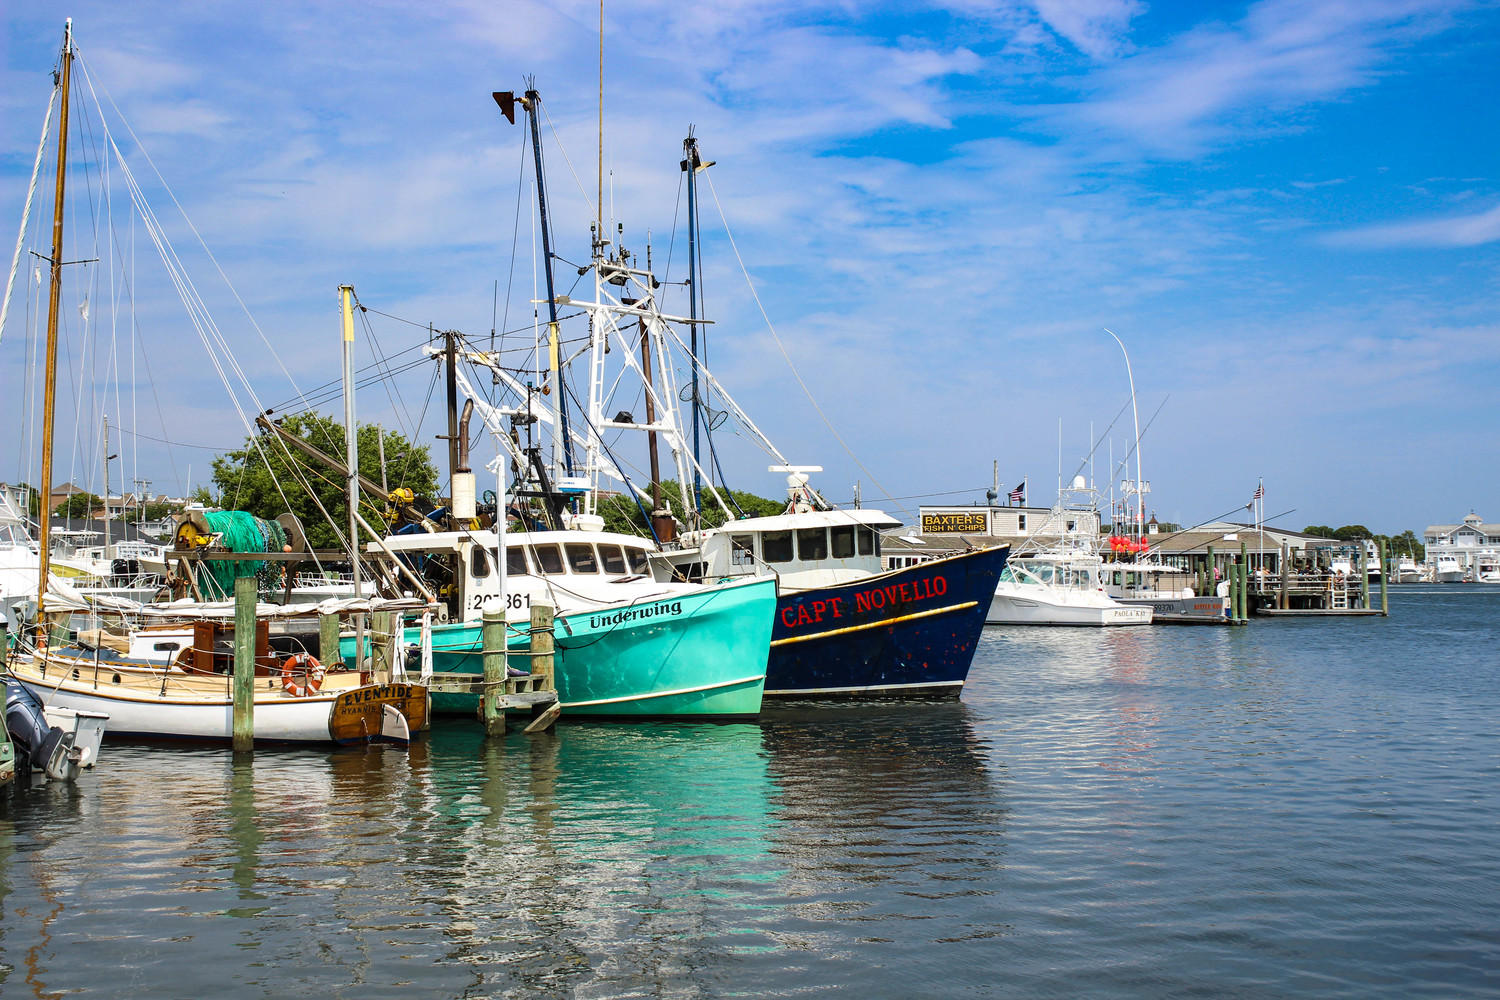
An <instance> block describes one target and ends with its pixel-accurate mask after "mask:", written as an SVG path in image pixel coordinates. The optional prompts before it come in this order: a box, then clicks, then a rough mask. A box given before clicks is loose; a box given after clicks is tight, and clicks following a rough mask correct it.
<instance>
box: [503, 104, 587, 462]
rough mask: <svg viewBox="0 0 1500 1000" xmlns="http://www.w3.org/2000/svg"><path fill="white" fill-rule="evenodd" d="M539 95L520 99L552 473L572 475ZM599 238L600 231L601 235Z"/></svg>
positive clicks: (571, 447) (571, 449)
mask: <svg viewBox="0 0 1500 1000" xmlns="http://www.w3.org/2000/svg"><path fill="white" fill-rule="evenodd" d="M541 101H542V97H541V95H540V94H538V93H537V92H536V91H535V90H528V91H526V98H525V100H523V101H522V102H521V105H522V107H524V108H525V109H526V119H527V121H528V122H529V124H530V125H531V161H532V163H534V164H535V165H536V204H537V213H538V215H540V217H541V225H542V273H543V274H545V275H546V277H547V348H548V369H549V371H550V377H551V383H552V413H553V416H554V417H555V418H556V420H557V424H556V426H557V430H558V433H559V434H560V435H562V448H561V449H560V450H559V449H556V448H554V449H553V456H552V458H553V461H552V465H553V475H554V476H561V475H562V474H563V471H564V470H566V471H567V474H568V475H570V476H571V475H572V474H573V439H572V435H570V434H569V433H568V401H567V400H566V399H565V398H564V396H565V395H566V393H565V392H564V391H563V385H562V359H561V357H560V356H559V355H560V354H561V351H562V345H561V343H559V334H558V329H557V293H556V291H554V289H553V287H552V230H551V227H549V226H548V225H547V185H546V180H545V178H544V177H543V176H542V132H541V127H540V126H539V125H538V124H537V111H538V110H539V109H540V107H541ZM601 238H602V234H601Z"/></svg>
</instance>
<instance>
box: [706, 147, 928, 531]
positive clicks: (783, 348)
mask: <svg viewBox="0 0 1500 1000" xmlns="http://www.w3.org/2000/svg"><path fill="white" fill-rule="evenodd" d="M703 176H704V177H705V178H707V180H708V190H709V193H710V194H712V195H713V196H714V207H715V208H717V209H718V210H719V219H720V221H722V222H723V223H724V235H725V236H728V237H729V247H730V249H732V250H733V251H734V259H735V260H736V261H738V262H739V265H740V270H741V271H742V272H744V275H745V283H746V284H747V285H749V286H750V295H751V297H752V298H754V299H755V306H756V308H757V309H759V310H760V315H761V318H762V319H764V320H765V321H766V329H768V330H770V331H771V339H772V340H774V341H776V349H777V350H779V351H780V352H781V356H782V357H783V358H785V359H786V363H787V367H788V368H790V369H791V370H792V377H794V378H795V379H796V380H797V384H798V385H800V386H801V387H802V391H803V392H804V393H805V394H806V395H807V401H808V402H810V403H812V406H813V409H814V410H816V411H817V414H818V417H819V418H820V419H821V420H822V421H823V423H824V425H825V426H827V428H828V430H829V432H830V433H831V434H832V435H833V437H834V440H836V441H838V443H839V445H840V446H841V447H842V448H843V449H844V453H845V454H847V455H848V456H849V458H850V459H851V460H853V462H854V464H855V465H857V466H859V469H860V471H861V472H863V473H864V474H865V475H867V476H869V477H870V482H871V483H873V484H874V485H875V487H876V488H877V489H879V490H880V492H881V493H883V494H885V496H886V499H888V500H890V501H891V502H892V503H894V504H896V509H897V510H899V511H901V513H903V514H905V515H906V516H907V517H912V516H913V515H912V512H911V511H909V510H907V509H906V508H905V507H903V506H901V504H900V502H899V501H897V500H895V499H894V498H893V497H892V496H891V491H890V490H888V489H886V488H885V487H884V486H882V485H881V483H880V480H878V479H876V478H875V475H874V473H872V472H871V471H870V470H869V469H867V468H865V464H864V463H863V462H861V461H860V460H859V457H858V456H857V455H855V454H854V452H853V451H852V450H850V448H849V445H848V444H846V443H845V442H844V439H843V437H842V436H840V434H839V432H838V429H837V428H835V427H834V426H833V423H832V421H830V420H829V419H828V417H827V415H826V414H824V413H823V408H822V407H821V406H819V405H818V401H817V400H816V399H814V398H813V394H812V390H811V389H809V388H808V387H807V383H806V382H804V381H802V373H801V372H799V371H797V366H796V365H794V364H792V356H791V355H790V354H788V353H787V350H786V346H785V345H784V344H782V342H781V337H780V335H779V334H777V332H776V327H775V325H774V324H772V323H771V317H770V315H769V314H768V313H767V312H766V307H765V304H764V303H763V302H761V300H760V293H759V292H758V291H756V289H755V282H754V281H753V280H751V278H750V269H749V268H748V267H746V266H745V258H743V257H741V256H740V248H739V245H738V244H737V243H735V240H734V233H732V232H731V231H730V229H729V219H728V218H727V217H726V216H725V215H724V206H723V205H721V204H720V203H719V191H718V188H716V187H714V180H713V177H712V176H711V174H710V172H709V171H707V170H705V171H704V172H703Z"/></svg>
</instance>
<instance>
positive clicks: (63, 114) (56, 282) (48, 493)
mask: <svg viewBox="0 0 1500 1000" xmlns="http://www.w3.org/2000/svg"><path fill="white" fill-rule="evenodd" d="M72 71H73V19H72V18H71V17H70V18H68V20H67V24H66V25H64V27H63V49H62V80H61V82H60V84H59V85H60V87H61V88H62V108H61V110H60V113H59V114H58V118H57V192H56V194H55V195H54V197H53V205H52V290H51V292H50V294H49V295H48V298H47V363H46V368H45V369H44V374H43V383H44V386H45V388H44V396H43V403H42V509H41V517H39V518H38V519H37V520H38V521H39V522H40V523H39V524H38V526H37V532H38V536H39V538H38V542H37V544H38V545H39V547H40V549H41V551H40V552H39V553H38V555H39V556H40V564H39V565H38V567H37V577H36V617H37V621H39V622H41V621H43V618H42V614H43V608H44V606H45V603H46V595H47V584H48V581H49V580H50V579H51V573H52V552H51V548H52V530H51V529H52V432H53V426H52V425H53V422H54V420H55V418H56V416H57V306H58V303H59V301H61V299H62V265H63V260H62V254H63V193H64V189H65V187H66V180H67V176H68V89H69V87H70V86H71V81H72ZM42 634H43V636H45V635H46V634H47V633H46V626H45V625H43V633H42Z"/></svg>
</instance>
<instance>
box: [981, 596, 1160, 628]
mask: <svg viewBox="0 0 1500 1000" xmlns="http://www.w3.org/2000/svg"><path fill="white" fill-rule="evenodd" d="M1038 589H1040V588H1038ZM1151 616H1152V608H1151V606H1150V605H1147V606H1144V607H1141V606H1136V605H1130V604H1120V603H1118V602H1111V605H1108V606H1106V605H1093V604H1067V603H1062V602H1057V601H1049V600H1047V599H1046V598H1045V597H1044V596H1041V595H1038V596H1032V595H1031V594H1029V593H1028V594H1025V595H1021V594H1004V593H997V594H995V595H994V597H993V598H991V600H990V604H989V613H988V614H987V615H986V617H985V621H986V622H987V623H988V624H990V625H1077V626H1088V627H1094V628H1099V627H1104V626H1117V625H1150V624H1151Z"/></svg>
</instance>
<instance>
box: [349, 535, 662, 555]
mask: <svg viewBox="0 0 1500 1000" xmlns="http://www.w3.org/2000/svg"><path fill="white" fill-rule="evenodd" d="M384 541H385V545H386V548H388V549H390V550H391V551H392V552H457V551H458V550H459V547H460V546H461V545H462V544H463V543H465V542H469V543H472V544H475V545H480V546H483V547H484V548H487V549H493V548H494V547H495V541H496V538H495V532H493V531H430V532H413V533H412V534H409V535H387V536H385V539H384ZM549 542H552V543H567V542H603V543H604V544H606V545H629V546H631V547H633V548H637V549H645V550H647V551H648V552H652V551H655V550H656V543H655V542H653V541H651V539H649V538H641V537H640V536H638V535H622V534H620V533H619V532H617V531H507V532H506V533H505V547H506V548H510V547H511V546H512V545H545V544H547V543H549ZM365 550H366V551H368V552H379V551H381V548H380V545H379V544H378V543H376V542H369V543H367V544H366V545H365Z"/></svg>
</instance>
